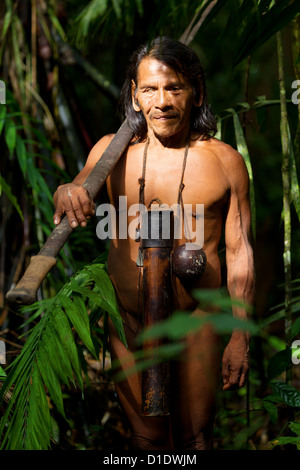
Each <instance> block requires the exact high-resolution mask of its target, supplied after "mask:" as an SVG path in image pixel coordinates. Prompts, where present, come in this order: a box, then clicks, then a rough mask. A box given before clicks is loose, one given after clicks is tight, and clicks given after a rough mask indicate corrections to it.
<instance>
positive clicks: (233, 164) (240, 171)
mask: <svg viewBox="0 0 300 470" xmlns="http://www.w3.org/2000/svg"><path fill="white" fill-rule="evenodd" d="M196 147H197V148H199V151H201V147H202V148H204V149H205V151H207V152H209V153H211V154H212V155H213V156H214V157H215V159H216V160H217V162H218V163H219V164H220V166H221V167H222V168H223V170H224V172H225V174H226V176H227V178H228V179H236V178H241V177H243V178H246V179H247V178H248V171H247V168H246V164H245V160H244V158H243V157H242V155H241V154H240V153H239V152H238V151H237V150H236V149H234V148H233V147H232V146H231V145H229V144H226V143H225V142H223V141H222V140H219V139H216V138H211V139H209V140H207V141H198V143H197V144H196Z"/></svg>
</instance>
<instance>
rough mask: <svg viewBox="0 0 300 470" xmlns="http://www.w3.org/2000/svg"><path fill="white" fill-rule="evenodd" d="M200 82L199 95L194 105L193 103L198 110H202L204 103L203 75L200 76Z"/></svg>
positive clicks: (195, 98)
mask: <svg viewBox="0 0 300 470" xmlns="http://www.w3.org/2000/svg"><path fill="white" fill-rule="evenodd" d="M198 81H199V94H198V96H195V97H194V103H193V104H194V106H195V107H196V108H200V107H201V106H202V103H203V85H202V77H201V75H199V76H198Z"/></svg>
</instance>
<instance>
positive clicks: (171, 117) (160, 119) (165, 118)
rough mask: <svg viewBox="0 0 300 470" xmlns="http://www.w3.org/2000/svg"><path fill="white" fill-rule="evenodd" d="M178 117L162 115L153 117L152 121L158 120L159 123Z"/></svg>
mask: <svg viewBox="0 0 300 470" xmlns="http://www.w3.org/2000/svg"><path fill="white" fill-rule="evenodd" d="M176 117H177V116H176V115H175V114H160V115H154V116H152V119H156V120H158V121H164V120H168V119H174V118H176Z"/></svg>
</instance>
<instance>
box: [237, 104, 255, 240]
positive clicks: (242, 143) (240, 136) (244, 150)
mask: <svg viewBox="0 0 300 470" xmlns="http://www.w3.org/2000/svg"><path fill="white" fill-rule="evenodd" d="M232 115H233V124H234V131H235V138H236V143H237V150H238V152H239V153H240V154H241V155H242V157H243V159H244V161H245V164H246V167H247V170H248V174H249V180H250V204H251V218H252V230H253V235H254V237H255V234H256V204H255V190H254V181H253V172H252V164H251V159H250V155H249V150H248V146H247V142H246V139H245V135H244V131H243V128H242V125H241V122H240V119H239V117H238V115H237V113H236V112H235V111H234V109H232Z"/></svg>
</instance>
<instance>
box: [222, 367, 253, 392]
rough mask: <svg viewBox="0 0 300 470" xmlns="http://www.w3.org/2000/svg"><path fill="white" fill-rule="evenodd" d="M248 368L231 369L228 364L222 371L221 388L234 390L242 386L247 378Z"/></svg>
mask: <svg viewBox="0 0 300 470" xmlns="http://www.w3.org/2000/svg"><path fill="white" fill-rule="evenodd" d="M247 373H248V369H244V368H242V369H236V370H231V369H230V366H229V368H228V369H227V370H224V371H223V374H222V375H223V390H235V389H237V388H240V387H243V386H244V385H245V383H246V380H247Z"/></svg>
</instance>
